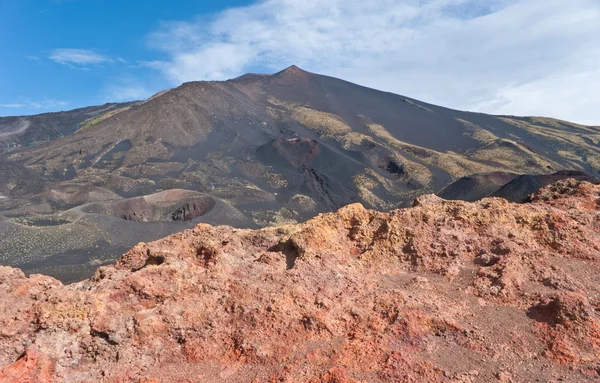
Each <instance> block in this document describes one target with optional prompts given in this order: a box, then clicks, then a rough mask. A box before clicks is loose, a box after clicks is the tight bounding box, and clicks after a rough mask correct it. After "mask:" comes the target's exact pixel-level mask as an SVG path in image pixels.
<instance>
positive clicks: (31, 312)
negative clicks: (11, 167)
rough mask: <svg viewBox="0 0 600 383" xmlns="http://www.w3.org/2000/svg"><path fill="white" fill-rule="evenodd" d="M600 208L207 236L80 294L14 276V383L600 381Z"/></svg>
mask: <svg viewBox="0 0 600 383" xmlns="http://www.w3.org/2000/svg"><path fill="white" fill-rule="evenodd" d="M599 196H600V186H595V185H592V184H590V183H586V182H578V181H574V180H566V181H560V182H558V183H556V184H553V185H550V186H548V187H546V188H544V189H542V190H540V191H539V192H537V193H536V194H535V196H534V197H533V198H532V202H530V203H527V204H522V205H520V204H512V203H508V202H506V201H505V200H503V199H499V198H487V199H484V200H482V201H479V202H474V203H468V202H459V201H452V202H450V201H444V200H441V199H439V198H438V197H435V196H432V195H429V196H424V197H420V198H419V199H417V200H416V201H415V206H414V207H413V208H409V209H400V210H395V211H392V212H389V213H380V212H375V211H371V210H366V209H364V208H363V207H362V206H361V205H359V204H354V205H350V206H347V207H344V208H342V209H341V210H339V211H338V212H336V213H330V214H324V215H319V216H318V217H316V218H314V219H312V220H310V221H308V222H306V223H304V224H299V225H289V226H283V227H279V228H267V229H262V230H257V231H252V230H241V229H233V228H231V227H226V226H221V227H212V226H209V225H198V226H196V227H195V228H194V229H190V230H187V231H185V232H183V233H180V234H176V235H172V236H170V237H167V238H165V239H162V240H159V241H156V242H153V243H149V244H145V243H142V244H139V245H137V246H136V247H135V248H133V249H132V250H130V251H129V252H128V253H126V254H125V255H124V256H123V257H122V258H121V259H120V261H119V262H118V263H117V264H116V265H114V266H106V267H101V268H100V269H99V270H98V271H97V272H96V274H95V275H94V277H93V278H91V279H90V280H87V281H84V282H81V283H77V284H73V285H68V286H64V285H62V284H61V283H60V282H58V281H57V280H55V279H53V278H50V277H46V276H41V275H33V276H31V277H29V278H27V277H25V276H24V274H23V273H22V272H21V271H19V270H17V269H13V268H10V267H2V268H0V289H1V290H2V292H3V294H2V295H0V308H2V310H1V313H0V368H1V370H0V381H2V382H98V381H106V382H115V383H116V382H145V383H150V382H310V383H319V382H321V383H324V382H330V383H332V382H338V383H341V382H588V381H589V382H594V381H598V380H600V315H599V314H600V313H599V312H600V283H599V282H600V262H599V261H600V257H599V250H600V248H599V246H600V198H599Z"/></svg>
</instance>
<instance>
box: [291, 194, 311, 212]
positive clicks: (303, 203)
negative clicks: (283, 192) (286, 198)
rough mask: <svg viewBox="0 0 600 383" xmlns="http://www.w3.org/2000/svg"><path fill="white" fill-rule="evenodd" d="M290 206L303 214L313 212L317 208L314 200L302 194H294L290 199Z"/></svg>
mask: <svg viewBox="0 0 600 383" xmlns="http://www.w3.org/2000/svg"><path fill="white" fill-rule="evenodd" d="M290 205H291V206H292V207H293V208H295V209H297V210H298V211H301V212H304V213H310V212H313V211H315V209H316V208H317V203H316V202H315V200H314V199H312V198H310V197H309V196H307V195H304V194H296V195H294V196H293V197H292V198H290Z"/></svg>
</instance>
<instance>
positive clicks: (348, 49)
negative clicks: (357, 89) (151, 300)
mask: <svg viewBox="0 0 600 383" xmlns="http://www.w3.org/2000/svg"><path fill="white" fill-rule="evenodd" d="M599 19H600V2H598V1H597V0H570V1H564V0H489V1H485V2H484V1H481V0H373V1H364V0H305V1H296V0H266V1H261V2H258V3H256V4H254V5H251V6H247V7H239V8H233V9H229V10H227V11H224V12H221V13H219V14H216V15H213V16H212V17H211V18H202V19H197V20H195V21H191V22H167V23H164V24H163V26H162V27H161V29H160V30H158V31H156V32H155V33H153V34H152V35H151V36H150V38H149V40H150V44H151V46H152V47H154V48H156V49H158V50H161V51H163V52H164V53H165V54H166V55H167V57H168V59H166V60H163V61H160V62H152V63H147V65H149V66H152V67H154V68H157V69H159V70H160V71H162V73H163V74H164V75H165V76H166V77H167V78H168V79H169V80H170V81H171V82H172V83H175V84H177V83H180V82H183V81H190V80H206V79H227V78H231V77H235V76H237V75H240V74H242V73H245V72H247V71H250V70H252V69H253V68H265V69H267V70H271V71H275V70H279V69H282V68H284V67H285V66H288V65H290V64H297V65H299V66H300V67H303V68H304V69H307V70H311V71H314V72H318V73H323V74H328V75H331V76H335V77H340V78H344V79H347V80H349V81H353V82H357V83H360V84H362V85H366V86H370V87H374V88H378V89H382V90H387V91H392V92H395V93H399V94H404V95H407V96H410V97H414V98H417V99H421V100H423V101H428V102H432V103H435V104H439V105H443V106H448V107H453V108H458V109H466V110H476V111H482V112H487V113H501V114H524V115H546V116H553V117H559V118H564V119H568V120H573V121H576V122H583V123H590V124H592V123H593V124H600V108H598V107H597V106H598V105H600V92H597V90H596V89H597V88H598V86H600V23H598V20H599Z"/></svg>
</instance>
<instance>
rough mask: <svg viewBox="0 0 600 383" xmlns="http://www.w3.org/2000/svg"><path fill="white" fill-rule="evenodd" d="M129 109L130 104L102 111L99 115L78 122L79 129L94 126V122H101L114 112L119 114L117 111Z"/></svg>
mask: <svg viewBox="0 0 600 383" xmlns="http://www.w3.org/2000/svg"><path fill="white" fill-rule="evenodd" d="M129 109H131V106H126V107H124V108H119V109H114V110H111V111H110V112H106V113H103V114H101V115H99V116H96V117H92V118H88V119H87V120H85V121H83V122H82V123H80V124H79V126H80V128H79V129H80V130H81V129H87V128H90V127H92V126H94V125H96V124H98V123H100V122H102V121H104V120H106V119H108V118H110V117H112V116H114V115H116V114H119V113H121V112H124V111H126V110H129Z"/></svg>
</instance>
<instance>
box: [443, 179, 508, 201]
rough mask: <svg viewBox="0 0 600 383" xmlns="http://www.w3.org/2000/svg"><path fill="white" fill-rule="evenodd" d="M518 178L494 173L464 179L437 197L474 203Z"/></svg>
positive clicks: (446, 188)
mask: <svg viewBox="0 0 600 383" xmlns="http://www.w3.org/2000/svg"><path fill="white" fill-rule="evenodd" d="M515 177H518V175H517V174H514V173H503V172H494V173H486V174H473V175H471V176H467V177H463V178H461V179H459V180H457V181H455V182H453V183H451V184H450V185H448V186H446V187H445V188H443V189H442V190H440V191H439V192H438V193H437V195H438V196H440V197H442V198H443V199H447V200H461V201H468V202H473V201H477V200H480V199H482V198H484V197H487V196H489V195H490V194H492V193H494V192H496V191H497V190H498V189H500V188H501V187H502V186H504V185H506V184H507V183H509V182H510V181H512V180H513V179H514V178H515Z"/></svg>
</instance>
